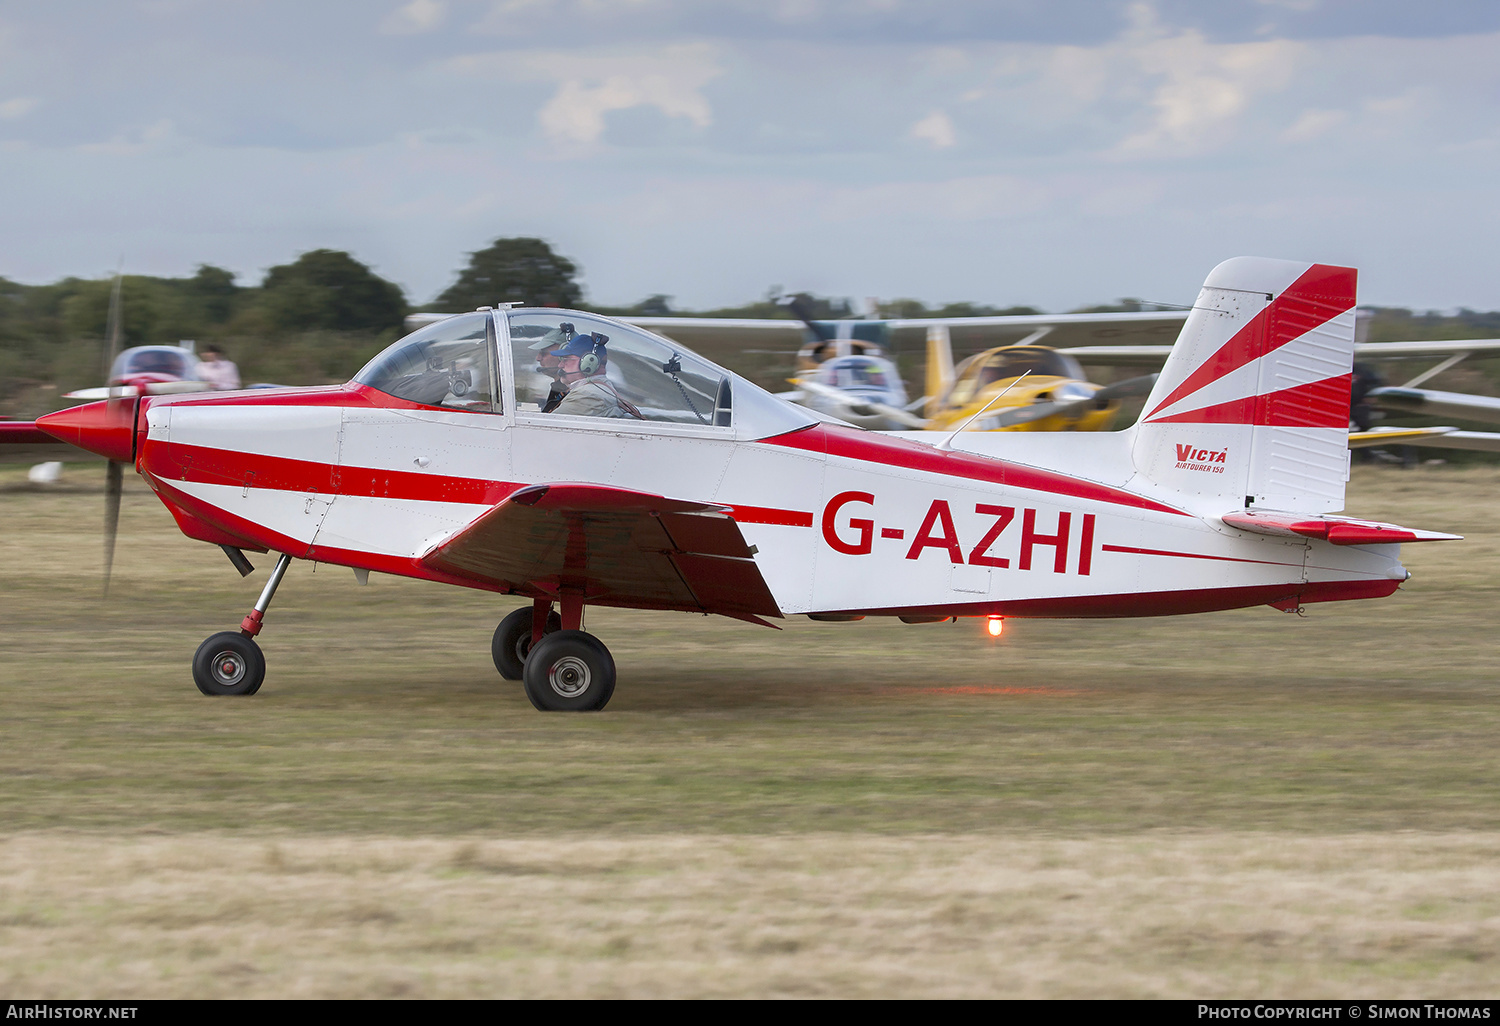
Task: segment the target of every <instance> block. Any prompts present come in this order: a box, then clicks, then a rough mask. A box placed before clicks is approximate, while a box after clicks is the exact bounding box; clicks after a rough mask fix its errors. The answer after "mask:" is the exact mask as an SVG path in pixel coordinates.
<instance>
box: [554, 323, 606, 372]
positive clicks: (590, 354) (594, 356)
mask: <svg viewBox="0 0 1500 1026" xmlns="http://www.w3.org/2000/svg"><path fill="white" fill-rule="evenodd" d="M608 341H609V336H608V335H606V334H604V333H603V332H599V331H596V332H594V333H593V334H591V335H574V336H573V339H572V341H570V342H569V343H568V344H567V345H566V346H564V347H563V348H562V349H559V350H558V354H559V355H566V356H576V357H578V372H579V373H580V374H582V375H583V376H584V377H592V376H593V375H595V374H597V373H599V368H601V367H603V366H604V363H605V361H606V360H608V359H609V357H608V355H607V354H606V353H605V351H604V346H605V343H607V342H608ZM585 346H587V347H588V348H587V349H585V348H584V347H585Z"/></svg>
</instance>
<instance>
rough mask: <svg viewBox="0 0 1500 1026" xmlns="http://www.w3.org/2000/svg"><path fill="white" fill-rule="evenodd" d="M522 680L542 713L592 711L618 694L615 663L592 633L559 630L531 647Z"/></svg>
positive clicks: (527, 694)
mask: <svg viewBox="0 0 1500 1026" xmlns="http://www.w3.org/2000/svg"><path fill="white" fill-rule="evenodd" d="M521 679H522V681H523V682H524V683H525V685H526V697H527V698H529V699H531V704H532V705H534V706H536V707H537V708H538V709H540V710H542V711H543V712H591V711H593V710H596V709H603V708H604V707H605V705H607V704H608V703H609V699H610V696H611V695H613V694H614V693H615V660H614V657H613V656H611V655H610V654H609V649H607V648H605V647H604V643H603V642H601V641H600V640H599V639H598V638H596V637H594V636H593V635H592V634H586V633H584V632H583V631H557V632H556V633H554V634H548V635H545V636H544V637H543V638H542V640H541V641H539V642H537V643H536V644H535V645H533V646H532V648H531V653H530V654H529V655H528V656H527V657H526V666H525V669H524V671H523V673H522V678H521Z"/></svg>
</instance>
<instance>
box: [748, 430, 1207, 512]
mask: <svg viewBox="0 0 1500 1026" xmlns="http://www.w3.org/2000/svg"><path fill="white" fill-rule="evenodd" d="M761 441H762V442H763V443H765V444H767V445H781V446H785V447H787V448H789V449H803V450H806V451H808V452H821V453H827V454H828V455H829V456H841V457H843V458H845V459H852V460H860V461H862V462H865V463H874V464H877V465H879V466H883V467H902V468H905V469H907V470H921V471H925V472H927V473H929V474H942V475H944V476H946V477H956V478H963V479H965V480H969V481H985V482H988V483H990V484H999V485H1007V486H1009V487H1012V488H1025V489H1029V490H1031V491H1036V492H1046V493H1049V494H1051V495H1068V496H1072V497H1074V498H1078V499H1092V500H1094V501H1096V502H1108V503H1112V504H1114V505H1116V506H1132V507H1134V508H1136V509H1146V510H1151V511H1152V512H1155V513H1175V514H1177V515H1178V516H1191V515H1192V514H1190V513H1185V512H1183V511H1182V510H1180V509H1174V508H1173V507H1171V506H1167V505H1163V504H1162V503H1159V502H1155V501H1153V500H1151V499H1148V498H1146V497H1144V496H1141V495H1136V494H1135V493H1134V492H1127V491H1125V490H1123V489H1120V488H1111V487H1110V486H1109V485H1102V484H1097V483H1095V482H1093V481H1084V480H1082V479H1080V478H1076V477H1068V476H1067V475H1066V474H1058V473H1054V472H1052V471H1050V470H1038V469H1037V468H1035V467H1026V466H1022V465H1021V464H1018V463H1007V462H1006V461H1004V460H997V459H991V458H990V457H988V456H975V455H974V454H972V453H966V452H953V451H951V450H941V449H937V448H934V447H933V446H931V445H927V444H924V443H922V442H911V441H907V440H906V439H904V438H890V437H888V436H884V435H880V434H878V433H876V432H873V431H860V430H859V429H857V428H844V427H839V426H838V425H835V424H815V425H813V426H812V427H809V428H804V429H802V430H800V431H793V432H791V433H789V434H785V435H776V436H775V437H772V438H764V439H761Z"/></svg>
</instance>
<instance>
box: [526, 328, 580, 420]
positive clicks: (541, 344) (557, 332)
mask: <svg viewBox="0 0 1500 1026" xmlns="http://www.w3.org/2000/svg"><path fill="white" fill-rule="evenodd" d="M576 333H577V332H576V330H575V329H574V327H573V325H572V324H570V323H569V322H567V321H563V322H562V323H561V324H559V325H558V326H557V327H555V328H553V329H552V330H551V331H549V332H547V334H545V335H543V336H542V337H541V338H539V339H537V340H536V341H535V342H533V343H531V345H529V346H527V347H526V348H528V349H531V350H533V351H535V352H536V372H537V373H538V374H545V375H546V376H547V377H549V378H551V379H552V385H551V387H550V388H549V389H548V390H547V398H546V400H545V401H544V402H543V403H542V408H541V409H542V412H543V413H551V412H552V411H553V410H555V409H557V404H558V403H560V402H562V401H563V396H565V395H567V394H568V389H567V387H566V386H564V385H563V383H562V382H561V381H560V380H558V369H557V365H558V363H559V359H558V355H557V350H558V348H559V347H561V346H564V345H567V343H568V340H569V339H571V338H572V337H573V336H574V335H575V334H576Z"/></svg>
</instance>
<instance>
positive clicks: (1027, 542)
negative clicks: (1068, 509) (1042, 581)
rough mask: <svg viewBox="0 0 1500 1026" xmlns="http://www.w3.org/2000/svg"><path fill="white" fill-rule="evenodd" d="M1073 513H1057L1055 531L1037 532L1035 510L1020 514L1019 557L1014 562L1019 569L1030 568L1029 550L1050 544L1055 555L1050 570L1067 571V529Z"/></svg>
mask: <svg viewBox="0 0 1500 1026" xmlns="http://www.w3.org/2000/svg"><path fill="white" fill-rule="evenodd" d="M1072 523H1073V514H1071V513H1059V514H1058V515H1057V533H1056V534H1039V533H1037V529H1036V510H1034V509H1028V510H1026V511H1025V512H1024V513H1023V514H1021V559H1020V561H1019V562H1018V563H1017V564H1016V566H1017V568H1018V569H1020V570H1030V569H1031V550H1032V549H1033V548H1034V547H1036V546H1038V545H1050V546H1052V550H1053V552H1054V553H1055V555H1054V556H1053V557H1052V572H1053V573H1058V574H1065V573H1067V572H1068V529H1069V528H1070V527H1071V526H1072Z"/></svg>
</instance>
